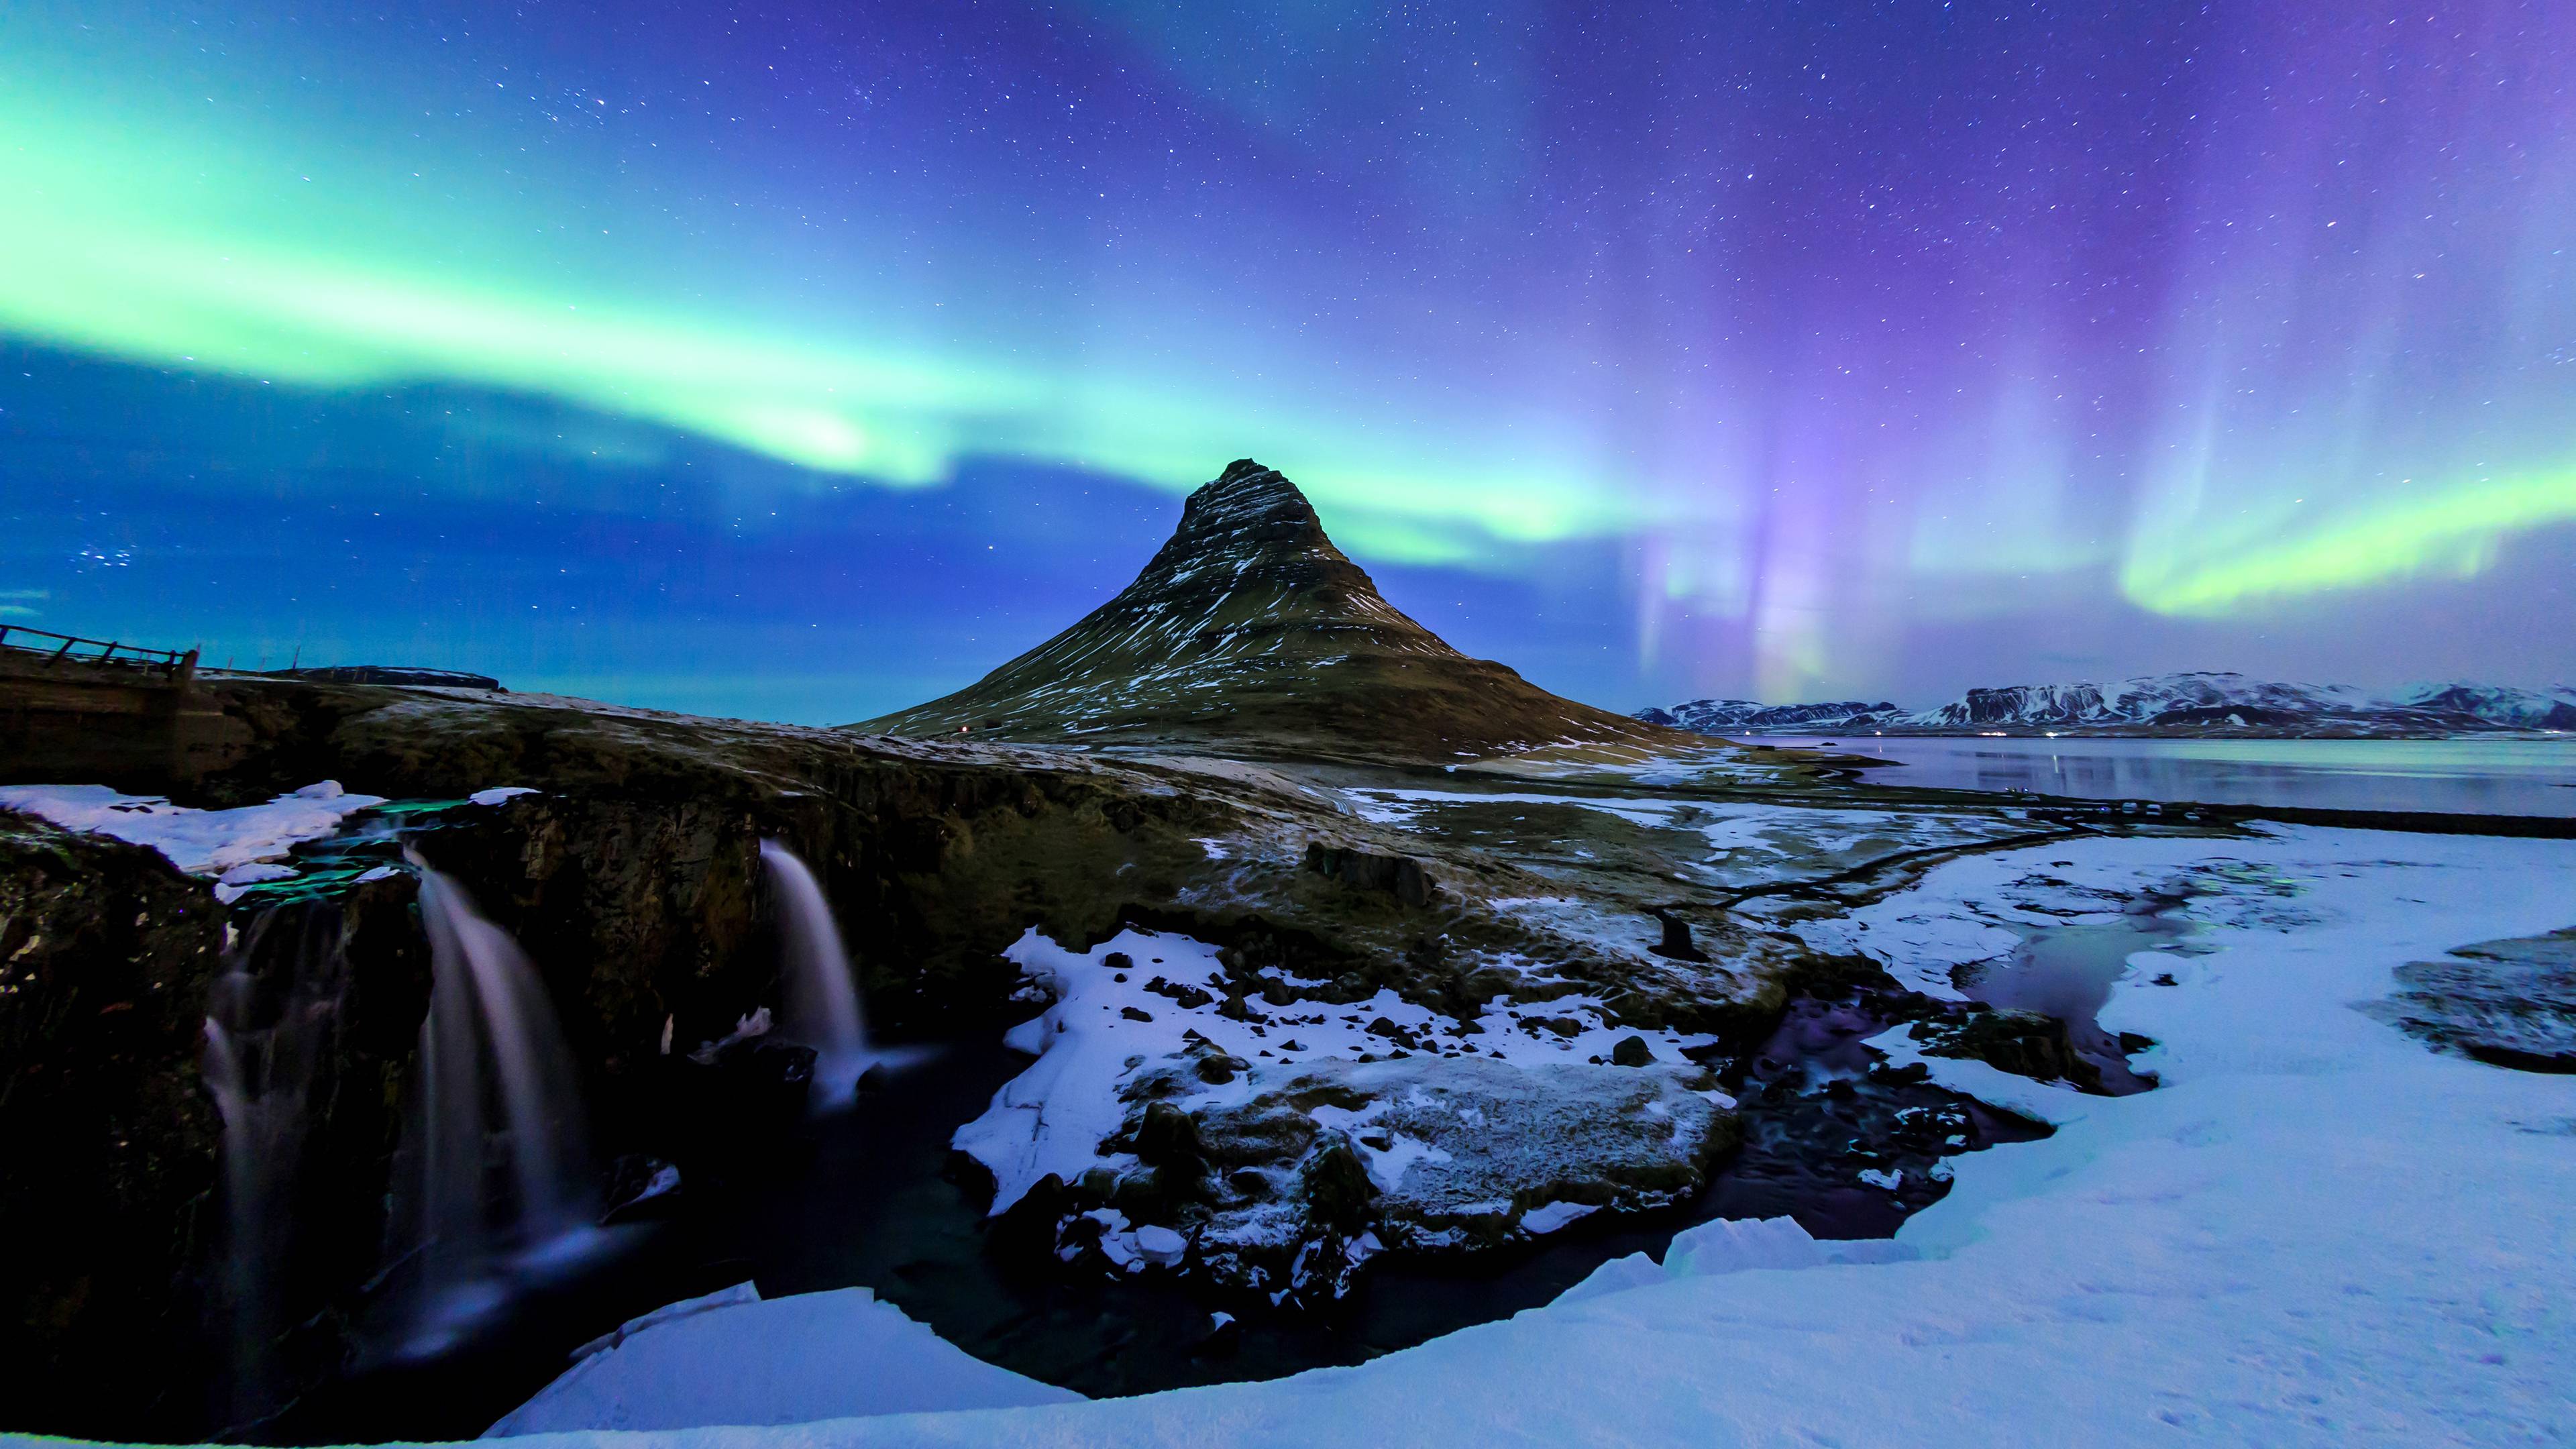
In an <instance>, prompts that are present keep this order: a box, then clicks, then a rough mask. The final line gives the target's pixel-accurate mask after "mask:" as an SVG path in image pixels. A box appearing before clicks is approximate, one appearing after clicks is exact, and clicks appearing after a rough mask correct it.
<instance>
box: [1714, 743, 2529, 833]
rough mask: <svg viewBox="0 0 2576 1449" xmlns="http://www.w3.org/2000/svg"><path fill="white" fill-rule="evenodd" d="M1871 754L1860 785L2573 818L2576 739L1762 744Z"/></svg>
mask: <svg viewBox="0 0 2576 1449" xmlns="http://www.w3.org/2000/svg"><path fill="white" fill-rule="evenodd" d="M1762 743H1764V744H1769V745H1778V746H1781V747H1784V748H1793V747H1794V748H1816V747H1819V746H1824V745H1827V744H1829V743H1830V745H1831V747H1832V749H1833V750H1834V752H1835V753H1838V754H1847V755H1862V756H1875V757H1879V758H1883V759H1885V760H1886V761H1887V762H1888V763H1889V764H1890V765H1891V766H1901V767H1902V768H1891V769H1888V770H1886V771H1884V772H1881V771H1877V770H1873V771H1871V772H1870V774H1869V777H1868V778H1869V780H1870V783H1872V784H1879V785H1906V786H1916V787H1923V788H1930V789H1937V790H1997V791H2002V790H2029V791H2036V792H2038V793H2040V794H2044V795H2072V796H2078V797H2081V798H2085V799H2095V800H2181V801H2192V802H2196V803H2199V804H2206V805H2276V806H2304V807H2307V808H2311V809H2321V810H2402V811H2436V812H2441V813H2445V814H2467V815H2555V816H2568V817H2576V736H2571V737H2569V738H2566V739H2536V740H2535V739H2518V740H2485V739H2462V740H2121V739H2053V740H2052V739H2045V738H2039V739H2032V738H2013V739H1947V738H1945V739H1923V738H1897V737H1891V736H1878V735H1832V736H1824V737H1805V738H1797V739H1788V738H1778V737H1771V736H1766V737H1764V739H1763V740H1762Z"/></svg>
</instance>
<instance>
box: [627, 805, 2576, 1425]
mask: <svg viewBox="0 0 2576 1449" xmlns="http://www.w3.org/2000/svg"><path fill="white" fill-rule="evenodd" d="M2181 877H2189V878H2190V879H2191V880H2192V881H2193V882H2194V883H2195V884H2196V885H2197V887H2198V888H2199V889H2200V891H2201V892H2202V893H2201V894H2198V895H2197V896H2195V897H2194V898H2193V899H2192V900H2191V901H2190V903H2189V905H2188V906H2187V907H2186V908H2185V909H2186V910H2187V911H2188V912H2189V914H2190V915H2191V917H2192V919H2193V921H2194V922H2195V923H2196V924H2197V925H2198V927H2199V930H2198V932H2197V933H2196V939H2195V947H2196V949H2197V950H2198V951H2199V952H2200V953H2199V954H2194V955H2191V956H2171V957H2167V956H2154V955H2149V956H2142V957H2139V958H2137V959H2135V960H2134V961H2133V962H2132V963H2131V967H2130V970H2129V972H2128V973H2127V975H2126V976H2125V977H2124V978H2123V979H2122V980H2121V981H2120V982H2119V983H2118V984H2117V985H2116V986H2115V987H2114V988H2113V991H2112V994H2111V998H2110V1001H2109V1003H2108V1004H2107V1006H2106V1007H2105V1008H2104V1012H2103V1024H2104V1025H2105V1026H2106V1027H2107V1028H2110V1029H2112V1030H2118V1031H2130V1032H2136V1033H2139V1034H2142V1035H2145V1036H2149V1037H2152V1038H2154V1039H2155V1040H2156V1041H2157V1043H2158V1045H2157V1046H2156V1047H2155V1048H2154V1049H2152V1050H2150V1051H2148V1052H2146V1053H2144V1054H2143V1055H2142V1056H2141V1057H2140V1058H2139V1065H2140V1066H2141V1068H2143V1069H2146V1070H2151V1071H2153V1072H2155V1073H2156V1074H2158V1077H2159V1079H2160V1081H2161V1083H2162V1086H2161V1088H2160V1089H2159V1090H2157V1091H2153V1092H2148V1093H2143V1094H2140V1095H2135V1096H2126V1097H2117V1098H2106V1097H2099V1096H2079V1095H2077V1094H2075V1093H2073V1092H2070V1091H2064V1090H2060V1089H2057V1088H2052V1087H2049V1086H2045V1085H2041V1084H2037V1083H2033V1082H2030V1081H2027V1080H2024V1079H2020V1078H2013V1077H2006V1076H2004V1075H2003V1074H2001V1073H1997V1072H1994V1071H1993V1070H1992V1069H1991V1068H1988V1067H1985V1066H1984V1065H1983V1064H1981V1063H1974V1062H1957V1061H1946V1060H1942V1059H1937V1058H1933V1059H1926V1065H1927V1066H1928V1067H1929V1068H1930V1069H1931V1070H1932V1071H1933V1072H1934V1074H1935V1075H1936V1077H1938V1078H1940V1079H1942V1080H1944V1081H1945V1082H1946V1083H1947V1084H1948V1085H1951V1086H1953V1087H1955V1088H1958V1089H1960V1090H1964V1091H1967V1092H1970V1093H1972V1094H1976V1095H1980V1096H1988V1097H1991V1098H1994V1099H1999V1100H2007V1101H2008V1102H2009V1104H2010V1105H2012V1106H2014V1107H2016V1108H2018V1109H2020V1110H2024V1111H2029V1112H2035V1113H2039V1114H2042V1115H2045V1116H2047V1117H2048V1118H2049V1119H2050V1120H2052V1121H2054V1122H2056V1123H2057V1124H2058V1125H2059V1128H2060V1130H2059V1131H2058V1133H2057V1134H2056V1135H2055V1136H2054V1137H2052V1138H2050V1139H2048V1140H2045V1141H2041V1142H2035V1143H2028V1144H2021V1145H2015V1146H2010V1147H2005V1148H2002V1149H1999V1150H1996V1151H1991V1152H1985V1153H1979V1154H1975V1155H1973V1156H1971V1157H1968V1158H1964V1159H1961V1160H1960V1161H1959V1162H1958V1176H1957V1182H1956V1186H1955V1189H1954V1190H1953V1191H1952V1192H1951V1193H1950V1195H1949V1196H1948V1197H1947V1198H1945V1199H1944V1200H1942V1201H1941V1202H1939V1203H1938V1204H1936V1205H1934V1206H1933V1207H1931V1208H1929V1209H1927V1210H1925V1211H1923V1212H1921V1213H1919V1214H1917V1215H1916V1216H1915V1217H1913V1218H1912V1219H1910V1220H1909V1221H1908V1222H1907V1223H1906V1224H1905V1226H1904V1228H1903V1229H1902V1230H1901V1231H1900V1232H1899V1234H1898V1236H1897V1239H1896V1242H1895V1248H1894V1251H1893V1252H1878V1253H1871V1254H1867V1255H1863V1256H1865V1257H1869V1258H1884V1259H1890V1260H1889V1261H1851V1260H1850V1259H1849V1258H1848V1257H1846V1256H1839V1255H1836V1254H1831V1253H1827V1252H1821V1251H1816V1250H1813V1249H1812V1248H1803V1249H1802V1248H1801V1247H1800V1246H1799V1239H1800V1238H1802V1237H1803V1235H1800V1234H1795V1233H1794V1230H1791V1231H1789V1232H1785V1233H1783V1232H1778V1231H1771V1232H1762V1231H1754V1230H1750V1229H1747V1230H1743V1231H1730V1232H1727V1233H1722V1234H1716V1235H1708V1234H1701V1235H1694V1236H1693V1237H1692V1238H1690V1239H1689V1240H1688V1246H1689V1248H1690V1251H1687V1252H1684V1251H1679V1250H1676V1251H1672V1252H1670V1253H1668V1254H1667V1258H1666V1262H1665V1263H1664V1264H1663V1265H1662V1266H1661V1267H1658V1266H1657V1265H1655V1264H1654V1263H1652V1262H1651V1261H1649V1260H1646V1259H1643V1258H1633V1259H1627V1260H1621V1261H1619V1262H1615V1263H1613V1264H1611V1265H1609V1266H1608V1267H1605V1268H1604V1269H1602V1270H1601V1271H1600V1272H1599V1273H1598V1274H1597V1275H1596V1276H1595V1279H1594V1280H1592V1281H1591V1282H1589V1283H1587V1284H1586V1285H1585V1286H1584V1287H1583V1288H1582V1289H1580V1290H1578V1291H1576V1292H1574V1293H1569V1294H1568V1295H1566V1297H1565V1298H1563V1299H1561V1300H1560V1301H1559V1302H1557V1303H1556V1304H1554V1305H1552V1306H1549V1307H1546V1308H1542V1309H1536V1310H1532V1311H1529V1312H1525V1313H1522V1314H1520V1315H1519V1316H1517V1317H1515V1318H1512V1319H1510V1320H1508V1321H1504V1322H1498V1323H1491V1324H1487V1325H1484V1326H1481V1327H1477V1328H1472V1329H1468V1330H1465V1331H1463V1332H1459V1333H1455V1334H1451V1335H1449V1336H1447V1337H1444V1338H1441V1339H1438V1340H1435V1341H1433V1342H1431V1343H1427V1344H1424V1345H1422V1346H1420V1347H1418V1348H1414V1349H1411V1350H1407V1351H1404V1352H1400V1353H1396V1354H1391V1355H1388V1356H1386V1357H1384V1358H1381V1359H1378V1360H1375V1361H1373V1362H1371V1363H1368V1364H1365V1365H1362V1366H1359V1367H1356V1368H1347V1369H1328V1370H1320V1371H1316V1372H1311V1373H1307V1374H1302V1375H1299V1376H1297V1377H1294V1378H1290V1379H1285V1380H1278V1381H1273V1382H1268V1383H1240V1384H1229V1385H1223V1386H1218V1387H1212V1388H1203V1389H1193V1390H1188V1391H1184V1392H1179V1393H1170V1394H1155V1395H1145V1396H1140V1397H1135V1398H1127V1399H1118V1400H1108V1401H1098V1402H1089V1403H1072V1404H1058V1405H1049V1406H1040V1407H1023V1408H1012V1409H987V1410H978V1411H974V1412H956V1413H939V1414H903V1415H891V1416H881V1417H870V1418H848V1419H839V1420H833V1421H829V1422H825V1423H818V1424H813V1425H806V1426H799V1427H791V1428H774V1429H766V1430H757V1431H754V1430H741V1429H734V1430H710V1431H695V1430H690V1431H674V1432H670V1433H665V1434H660V1435H654V1436H648V1437H647V1438H639V1439H625V1440H621V1441H620V1442H622V1443H630V1444H641V1443H645V1442H662V1443H670V1444H691V1445H695V1444H699V1443H707V1444H712V1443H715V1442H717V1441H719V1440H721V1441H722V1442H723V1443H725V1444H727V1445H744V1444H757V1443H791V1442H792V1443H794V1444H797V1445H823V1444H831V1445H842V1444H850V1445H858V1444H907V1445H910V1444H955V1445H980V1444H1027V1443H1047V1444H1063V1445H1079V1444H1102V1445H1110V1444H1121V1445H1124V1444H1137V1443H1168V1444H1179V1443H1210V1442H1224V1443H1229V1444H1256V1445H1258V1444H1277V1445H1318V1444H1324V1445H1329V1444H1352V1445H1372V1446H1374V1445H1378V1444H1382V1443H1386V1442H1404V1443H1434V1444H1442V1443H1453V1442H1454V1443H1460V1444H1468V1443H1474V1444H1486V1443H1493V1442H1498V1441H1501V1442H1534V1443H1590V1442H1608V1441H1610V1440H1614V1439H1615V1440H1616V1441H1618V1442H1628V1443H1638V1442H1651V1443H1672V1444H1694V1445H1707V1444H1733V1443H1745V1444H1790V1443H1797V1444H1834V1443H1841V1444H1873V1443H1891V1442H1907V1443H1927V1444H1978V1445H1984V1444H2041V1443H2048V1444H2056V1443H2063V1442H2067V1441H2068V1440H2069V1438H2070V1437H2072V1438H2076V1439H2079V1440H2081V1441H2082V1442H2088V1443H2108V1444H2156V1445H2165V1444H2177V1443H2241V1444H2320V1445H2325V1444H2333V1445H2350V1444H2392V1445H2395V1444H2405V1445H2417V1444H2426V1443H2494V1444H2508V1443H2511V1444H2530V1443H2559V1442H2566V1441H2567V1440H2568V1439H2569V1438H2570V1437H2571V1436H2576V1397H2571V1390H2570V1389H2569V1387H2568V1386H2569V1385H2570V1384H2576V1315H2571V1314H2570V1312H2569V1310H2568V1308H2567V1306H2566V1305H2567V1304H2569V1303H2570V1302H2576V1217H2571V1215H2570V1214H2569V1213H2568V1211H2567V1203H2568V1201H2569V1199H2570V1194H2571V1192H2576V1077H2568V1076H2564V1075H2551V1074H2545V1073H2534V1072H2524V1071H2517V1070H2512V1069H2510V1068H2506V1067H2499V1066H2494V1065H2489V1064H2486V1063H2482V1062H2479V1061H2475V1060H2472V1059H2469V1058H2468V1057H2466V1056H2462V1055H2458V1054H2453V1053H2448V1052H2443V1051H2439V1050H2435V1049H2433V1048H2431V1047H2429V1046H2427V1045H2426V1044H2425V1043H2424V1042H2423V1041H2420V1040H2418V1039H2417V1038H2416V1037H2413V1036H2410V1035H2407V1034H2406V1033H2404V1032H2401V1031H2400V1030H2398V1029H2396V1028H2395V1027H2393V1026H2391V1025H2388V1024H2386V1023H2384V1022H2383V1021H2382V1020H2381V1018H2380V1015H2379V1014H2375V1013H2374V1012H2372V1011H2369V1010H2364V1009H2361V1008H2363V1007H2365V1006H2367V1005H2369V1004H2370V1003H2373V1002H2376V1001H2380V1000H2382V999H2384V998H2387V997H2388V996H2389V995H2390V994H2391V991H2392V988H2393V984H2394V977H2393V974H2392V973H2393V972H2394V971H2395V970H2396V969H2397V968H2399V967H2401V966H2404V965H2406V964H2407V963H2409V962H2414V961H2422V960H2428V959H2436V958H2441V957H2443V956H2444V954H2445V953H2446V952H2448V951H2449V950H2450V949H2451V948H2453V947H2457V946H2461V945H2465V944H2469V943H2474V942H2480V941H2488V940H2493V939H2497V938H2501V937H2509V936H2530V935H2537V934H2543V933H2546V932H2549V931H2552V930H2556V929H2558V928H2561V927H2564V926H2567V925H2569V924H2571V923H2576V844H2570V843H2565V842H2535V841H2512V840H2500V839H2485V838H2475V837H2422V836H2406V835H2392V834H2381V833H2374V832H2350V831H2326V830H2282V831H2278V832H2275V833H2273V834H2272V835H2271V836H2269V837H2268V838H2264V839H2259V840H2235V841H2208V840H2187V839H2155V840H2146V839H2138V840H2105V841H2091V842H2084V843H2082V844H2080V845H2069V844H2063V843H2061V844H2056V845H2050V846H2042V847H2039V848H2036V849H2033V850H2027V851H2016V852H2010V853H2005V854H2000V855H1995V856H1987V857H1976V858H1970V859H1964V860H1960V861H1956V862H1953V863H1951V864H1948V865H1945V866H1942V867H1940V868H1938V869H1936V870H1934V871H1933V872H1931V873H1930V875H1929V876H1928V877H1927V878H1926V879H1925V880H1924V881H1923V882H1922V883H1921V884H1920V885H1919V886H1917V887H1916V888H1915V889H1912V890H1909V891H1906V892H1904V893H1902V894H1900V895H1898V896H1896V897H1893V898H1891V899H1890V900H1889V901H1887V902H1884V903H1882V905H1881V906H1879V907H1876V908H1873V912H1871V913H1868V914H1870V915H1871V919H1870V920H1868V921H1865V922H1863V923H1862V927H1861V934H1862V936H1863V939H1864V943H1865V944H1866V946H1867V947H1868V948H1870V949H1873V950H1878V951H1885V952H1887V953H1888V954H1889V955H1890V956H1891V958H1901V959H1895V962H1894V964H1898V965H1904V964H1907V961H1908V960H1910V959H1911V958H1912V957H1914V956H1918V955H1919V956H1925V957H1937V956H1938V955H1939V954H1940V953H1941V949H1942V946H1943V943H1945V942H1946V943H1956V942H1959V941H1963V940H1973V939H1975V937H1976V935H1977V933H1978V932H1979V931H1982V930H1991V929H2002V928H2004V927H2005V926H2006V925H2008V923H2009V922H2010V921H2012V920H2013V919H2015V916H2014V914H2013V913H2014V912H2018V911H2027V910H2029V909H2031V908H2032V906H2033V905H2034V904H2045V902H2042V901H2036V900H2035V899H2034V898H2035V896H2037V895H2039V894H2041V893H2044V892H2045V891H2048V890H2062V891H2064V892H2066V893H2067V894H2068V896H2069V898H2070V899H2071V900H2072V901H2073V902H2075V903H2076V904H2079V905H2080V903H2081V902H2082V901H2084V900H2086V899H2092V898H2095V897H2096V896H2097V895H2098V894H2118V895H2135V894H2138V893H2141V892H2147V891H2153V890H2158V889H2162V888H2164V887H2166V886H2168V885H2169V884H2170V883H2171V882H2173V881H2174V880H2176V879H2177V878H2181ZM2034 880H2044V881H2045V882H2048V883H2050V884H2048V885H2045V886H2042V885H2037V884H2032V882H2033V881H2034ZM2070 909H2071V907H2070ZM2075 914H2078V915H2080V911H2079V912H2075ZM2058 918H2059V919H2064V918H2066V913H2065V912H2061V913H2060V915H2059V917H2058ZM1907 941H1911V942H1914V943H1915V944H1914V945H1913V946H1911V947H1909V946H1906V945H1904V944H1902V943H1904V942H1907ZM2166 983H2170V984H2166ZM1891 1038H1893V1039H1889V1040H1884V1041H1882V1042H1881V1043H1880V1046H1881V1048H1882V1049H1884V1050H1887V1051H1890V1052H1891V1053H1895V1054H1899V1055H1902V1054H1906V1053H1907V1052H1908V1050H1909V1049H1908V1046H1907V1044H1906V1042H1905V1041H1904V1040H1902V1034H1901V1033H1896V1034H1891ZM1791 1265H1803V1266H1791ZM750 1342H752V1341H751V1340H746V1344H747V1345H748V1344H749V1343H750ZM854 1347H855V1346H854ZM746 1351H751V1350H750V1349H749V1348H748V1347H747V1348H746ZM687 1371H688V1372H693V1373H702V1374H705V1375H708V1376H710V1377H711V1378H712V1377H721V1376H724V1375H727V1374H729V1373H732V1372H734V1371H735V1366H733V1365H730V1364H729V1363H728V1362H727V1361H726V1358H725V1356H724V1354H723V1353H722V1352H721V1350H720V1349H719V1350H718V1351H715V1352H711V1353H709V1354H708V1355H707V1356H706V1357H704V1358H703V1359H702V1360H699V1361H697V1362H696V1363H695V1364H693V1365H692V1366H691V1367H690V1368H689V1369H688V1370H687ZM868 1371H869V1366H868V1364H867V1363H866V1362H865V1361H864V1356H863V1355H861V1356H855V1357H854V1360H853V1362H852V1364H851V1372H853V1373H866V1372H868ZM679 1387H685V1386H679Z"/></svg>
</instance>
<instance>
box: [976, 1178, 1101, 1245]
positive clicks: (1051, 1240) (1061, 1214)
mask: <svg viewBox="0 0 2576 1449" xmlns="http://www.w3.org/2000/svg"><path fill="white" fill-rule="evenodd" d="M1071 1198H1072V1192H1071V1190H1070V1189H1068V1188H1067V1187H1066V1186H1065V1181H1064V1179H1063V1178H1061V1177H1058V1176H1056V1175H1055V1174H1054V1173H1052V1172H1050V1173H1048V1174H1047V1175H1046V1176H1044V1177H1041V1178H1039V1179H1038V1180H1037V1181H1036V1182H1034V1183H1032V1184H1030V1186H1029V1190H1028V1191H1027V1192H1025V1193H1022V1194H1021V1195H1020V1200H1019V1201H1017V1202H1015V1203H1013V1204H1011V1205H1010V1206H1009V1207H1007V1208H1004V1209H1003V1210H1002V1211H1001V1213H1000V1214H999V1215H998V1216H996V1217H995V1218H994V1219H993V1226H992V1229H991V1234H990V1236H989V1237H988V1238H987V1240H986V1241H988V1242H989V1243H990V1244H991V1245H992V1248H993V1251H994V1252H995V1253H996V1254H998V1255H999V1256H1001V1257H1002V1258H1003V1259H1004V1260H1006V1261H1018V1262H1025V1263H1046V1262H1051V1261H1052V1260H1053V1259H1054V1256H1055V1250H1056V1241H1057V1233H1058V1231H1059V1225H1060V1224H1061V1223H1062V1222H1063V1220H1064V1219H1065V1218H1066V1217H1067V1216H1069V1215H1070V1214H1071V1213H1072V1211H1073V1204H1072V1201H1071ZM1095 1236H1096V1235H1095Z"/></svg>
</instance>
